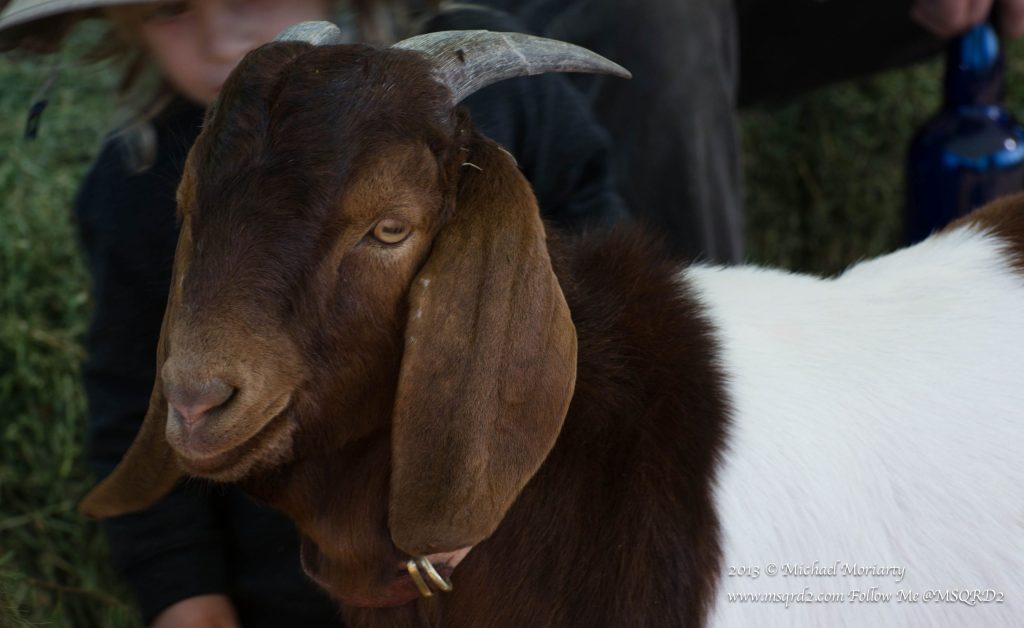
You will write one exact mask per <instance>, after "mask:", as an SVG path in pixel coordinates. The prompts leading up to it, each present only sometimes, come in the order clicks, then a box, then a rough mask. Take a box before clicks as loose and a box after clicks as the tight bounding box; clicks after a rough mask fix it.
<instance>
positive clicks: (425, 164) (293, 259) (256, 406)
mask: <svg viewBox="0 0 1024 628" xmlns="http://www.w3.org/2000/svg"><path fill="white" fill-rule="evenodd" d="M456 52H457V56H458V58H459V59H460V61H461V60H463V58H464V56H465V50H463V49H462V48H460V49H459V50H457V51H456ZM438 67H439V66H438V63H437V61H436V59H435V60H432V59H431V58H429V57H428V56H425V55H424V54H422V53H420V52H417V51H411V50H404V49H399V48H390V49H382V50H378V49H374V48H370V47H367V46H358V45H357V46H334V45H329V46H311V45H310V44H308V43H297V42H279V43H273V44H269V45H267V46H264V47H263V48H261V49H258V50H256V51H254V52H253V53H251V54H250V55H249V56H248V57H246V59H245V60H244V61H243V62H242V64H241V65H240V66H239V68H238V69H236V71H235V72H234V74H233V75H232V77H231V78H230V79H229V80H228V82H227V84H226V85H225V87H224V90H223V93H222V95H221V97H220V99H219V101H218V103H217V104H216V105H215V106H214V108H213V109H211V111H210V112H209V113H208V114H207V118H206V122H205V125H204V130H203V132H202V134H201V135H200V137H199V139H198V140H197V142H196V144H195V146H194V147H193V149H192V151H191V153H190V154H189V158H188V161H187V163H186V168H185V175H184V178H183V180H182V183H181V186H180V188H179V212H180V214H181V219H182V225H181V236H180V240H179V244H178V249H177V254H176V257H175V263H174V278H173V283H172V289H171V295H170V297H169V300H168V307H167V312H166V314H165V319H164V325H163V329H162V333H161V341H160V349H159V352H158V360H159V363H158V377H157V381H156V383H155V385H154V390H153V395H152V401H151V404H150V410H149V413H148V414H147V416H146V419H145V423H144V425H143V428H142V430H141V431H140V434H139V436H138V438H137V440H136V442H135V443H134V444H133V446H132V448H131V449H130V450H129V452H128V453H127V455H126V457H125V459H124V460H123V461H122V463H121V464H120V465H119V466H118V467H117V469H116V470H115V471H114V472H113V473H112V474H111V476H110V477H108V478H107V479H106V480H104V482H103V483H101V484H100V485H99V486H98V487H97V488H95V489H94V490H93V491H92V492H91V493H90V494H89V495H88V496H87V497H86V500H85V501H84V502H83V504H82V510H83V511H84V512H86V513H88V514H90V515H93V516H99V517H106V516H113V515H116V514H120V513H123V512H129V511H133V510H138V509H141V508H144V507H146V506H147V505H149V504H150V503H152V502H154V501H156V500H157V499H159V498H160V497H161V496H163V495H164V494H166V492H168V491H169V490H170V489H171V488H172V487H173V486H174V484H175V483H176V481H177V480H178V478H179V477H180V476H181V474H182V472H184V473H187V474H190V475H195V476H200V477H205V478H210V479H213V480H217V481H241V482H242V483H243V486H245V487H246V488H247V489H249V490H251V491H252V492H253V493H255V494H257V495H259V496H260V497H262V498H264V499H266V500H267V501H269V502H270V503H272V504H273V505H275V506H276V507H278V508H281V509H282V510H284V511H285V512H286V513H287V514H289V515H290V516H292V518H293V519H295V520H296V522H297V524H298V525H299V528H300V529H301V530H302V532H303V535H304V537H305V540H306V541H307V542H308V543H311V544H312V545H313V546H315V547H314V548H313V551H311V552H310V553H309V555H307V553H306V549H307V548H304V562H305V564H306V567H307V570H308V571H310V572H311V575H313V576H314V577H315V578H316V579H317V580H318V582H320V583H321V584H323V585H324V586H325V587H326V588H328V589H329V590H330V591H331V592H332V593H334V594H335V595H337V596H338V597H341V598H343V599H344V598H345V597H346V594H349V595H348V597H349V598H350V599H355V600H359V601H363V602H364V603H366V604H371V605H372V604H374V603H375V600H377V599H378V598H375V597H374V596H373V595H372V594H370V593H367V592H366V591H369V590H370V589H368V588H366V587H364V589H363V590H359V591H357V593H356V594H354V595H353V594H351V593H352V591H353V590H356V589H359V585H358V584H357V583H353V582H351V581H346V582H341V581H340V580H341V579H343V578H346V577H354V578H358V577H364V578H365V579H367V580H373V581H376V582H378V583H386V582H387V579H388V578H389V577H391V576H389V575H388V574H390V573H391V571H393V570H394V568H395V564H396V563H395V562H393V559H395V558H396V557H401V556H402V552H404V553H407V554H409V555H413V556H420V555H426V554H430V553H435V552H441V551H450V550H455V549H458V548H464V547H467V546H472V545H474V544H476V543H478V542H479V541H481V540H482V539H484V538H486V537H487V536H488V535H490V534H491V533H492V532H493V531H494V529H495V528H496V527H497V525H498V524H499V523H500V521H501V519H502V517H503V516H504V514H505V512H506V511H507V509H508V508H509V506H510V505H511V504H512V502H513V501H514V500H515V498H516V496H517V495H518V493H519V491H520V490H521V489H522V487H523V486H524V485H525V483H526V482H527V481H528V480H529V479H530V477H532V475H533V474H534V473H535V471H536V470H537V468H538V467H539V466H540V464H541V463H542V462H543V460H544V458H545V457H546V456H547V454H548V452H549V451H550V449H551V447H552V446H553V444H554V442H555V439H556V437H557V435H558V433H559V430H560V427H561V423H562V421H563V419H564V417H565V414H566V411H567V409H568V404H569V400H570V398H571V397H572V391H573V385H574V380H575V357H576V339H575V329H574V327H573V324H572V320H571V318H570V314H569V311H568V307H567V305H566V303H565V299H564V297H563V295H562V292H561V289H560V287H559V285H558V282H557V279H556V278H555V275H554V273H553V271H552V268H551V262H550V259H549V257H548V252H547V248H546V242H545V234H544V228H543V224H542V222H541V220H540V217H539V212H538V209H537V206H536V201H535V199H534V197H533V195H532V192H531V190H530V188H529V185H528V184H527V183H526V182H525V180H524V179H523V177H522V175H521V174H520V172H519V171H518V169H517V167H516V166H515V163H514V161H513V159H512V158H511V157H510V156H509V155H507V154H506V153H504V152H503V151H502V150H501V149H499V148H498V147H497V146H496V145H494V144H493V143H491V142H490V141H489V140H486V139H485V138H483V137H481V136H479V135H478V134H476V133H475V131H473V129H472V127H471V125H470V123H469V121H468V117H467V116H466V115H465V113H464V112H463V111H462V110H461V109H458V108H457V107H456V106H455V103H456V102H457V100H458V98H461V97H462V96H463V95H465V94H464V93H460V94H459V95H458V96H457V97H456V96H453V94H455V93H456V92H464V91H465V85H462V87H460V88H459V89H458V90H457V89H454V88H452V87H451V86H450V85H448V84H446V83H445V81H444V80H438ZM524 73H525V72H524ZM531 73H532V72H531ZM463 78H464V77H463ZM478 78H479V77H475V76H473V77H471V79H472V81H476V83H480V84H486V82H485V81H481V80H478ZM472 81H470V82H472ZM465 82H466V81H463V83H465ZM492 82H493V81H492ZM382 444H383V446H382ZM360 461H364V462H360ZM336 474H344V475H345V476H346V477H344V478H342V477H336ZM349 478H354V479H349ZM363 478H365V481H364V480H363ZM282 487H284V488H285V489H286V490H281V488H282ZM332 488H344V489H346V490H342V491H337V490H333V491H332ZM327 493H334V494H333V495H327ZM364 493H366V495H363V494H364ZM369 493H373V494H372V495H370V494H369ZM350 499H351V500H355V501H358V502H360V504H359V505H358V506H353V505H352V504H351V503H346V500H350ZM360 509H362V510H360ZM342 513H345V514H344V516H342ZM354 517H362V518H363V519H366V521H365V522H362V523H355V524H351V525H350V523H349V522H347V521H340V520H339V519H342V518H354ZM345 526H350V527H356V528H358V527H360V526H362V528H365V529H368V531H366V532H365V533H363V532H361V533H360V534H364V539H363V540H362V541H360V543H359V545H360V546H361V547H371V548H377V549H375V550H374V551H376V552H378V553H379V554H381V555H382V558H383V561H384V563H386V567H385V568H384V571H385V572H387V573H384V572H381V573H375V572H373V568H372V567H370V566H366V565H363V566H361V567H359V568H353V565H356V566H359V565H362V563H360V561H363V562H366V561H365V560H364V559H365V557H360V559H359V560H356V559H352V558H351V557H348V558H346V556H345V555H344V551H341V550H339V549H338V548H337V547H332V546H331V544H332V543H334V544H337V542H338V541H337V539H338V538H340V537H342V536H344V535H345V534H347V533H346V532H345V531H344V530H342V531H340V532H339V530H338V529H339V527H341V528H344V527H345ZM348 534H349V535H351V533H348ZM353 551H355V552H359V551H364V552H365V551H366V550H359V549H356V550H353ZM388 561H392V562H388ZM357 563H358V564H357ZM343 573H348V574H349V576H345V575H343ZM351 574H355V575H354V576H352V575H351ZM378 597H379V596H378Z"/></svg>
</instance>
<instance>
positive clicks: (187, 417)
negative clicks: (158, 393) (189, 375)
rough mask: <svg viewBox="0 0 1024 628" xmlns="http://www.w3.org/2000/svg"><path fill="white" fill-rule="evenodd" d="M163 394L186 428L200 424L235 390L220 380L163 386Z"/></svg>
mask: <svg viewBox="0 0 1024 628" xmlns="http://www.w3.org/2000/svg"><path fill="white" fill-rule="evenodd" d="M164 394H165V395H166V396H167V402H168V403H169V404H171V407H172V408H174V409H175V410H176V411H177V413H178V415H179V416H181V419H182V421H183V422H184V423H185V426H186V427H192V426H194V425H195V424H196V423H198V422H200V421H201V420H203V419H204V418H206V416H207V415H209V414H210V412H211V411H213V410H215V409H217V408H219V407H220V406H222V405H224V404H225V403H227V402H228V400H230V399H231V397H232V396H234V394H235V388H234V387H232V386H231V385H229V384H227V383H226V382H224V381H223V380H221V379H217V378H214V379H211V380H208V381H205V382H198V383H195V384H187V385H182V384H165V385H164Z"/></svg>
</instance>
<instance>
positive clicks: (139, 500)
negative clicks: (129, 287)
mask: <svg viewBox="0 0 1024 628" xmlns="http://www.w3.org/2000/svg"><path fill="white" fill-rule="evenodd" d="M187 172H188V171H187V170H186V173H187ZM187 176H188V175H187V174H186V177H187ZM188 240H189V237H188V233H187V231H186V230H185V229H184V228H183V229H182V232H181V236H180V237H179V239H178V247H177V252H176V253H175V263H174V276H173V277H172V279H171V286H178V285H179V281H178V269H179V260H180V259H181V257H182V255H183V249H185V247H186V246H187V245H188ZM175 301H176V294H175V290H174V289H172V290H171V295H170V297H169V299H168V303H167V310H166V312H164V320H163V323H162V324H161V326H160V340H159V342H158V344H157V349H156V355H157V359H156V381H155V382H154V383H153V392H152V393H150V395H149V409H148V410H147V411H146V417H145V418H144V419H143V421H142V427H141V428H140V429H139V433H138V435H136V437H135V440H134V441H133V442H132V445H131V447H129V448H128V451H127V452H125V455H124V458H122V459H121V462H119V463H118V465H117V466H116V467H115V468H114V470H113V471H112V472H111V473H110V475H108V476H107V477H106V478H104V479H103V481H102V482H100V483H99V484H98V485H97V486H95V487H94V488H93V489H92V490H91V491H89V493H88V494H87V495H86V496H85V498H84V499H83V500H82V502H81V503H80V504H79V505H78V509H79V510H80V511H81V512H82V514H84V515H86V516H88V517H93V518H95V519H105V518H107V517H116V516H117V515H123V514H127V513H130V512H137V511H139V510H143V509H145V508H148V507H149V506H151V505H152V504H153V503H155V502H156V501H157V500H159V499H160V498H161V497H163V496H164V495H166V494H167V493H169V492H171V489H173V488H174V486H175V485H176V484H177V483H178V480H180V479H181V478H182V477H183V475H184V474H183V473H182V470H181V468H180V467H179V466H178V462H177V460H176V459H175V457H174V452H173V451H172V450H171V446H170V445H169V444H168V443H167V439H166V437H165V435H164V434H165V430H166V424H167V398H166V397H165V396H164V382H163V379H162V378H161V377H160V367H161V366H163V363H164V362H165V361H166V360H167V346H166V342H167V321H168V320H169V319H170V317H171V315H172V312H173V308H174V303H175Z"/></svg>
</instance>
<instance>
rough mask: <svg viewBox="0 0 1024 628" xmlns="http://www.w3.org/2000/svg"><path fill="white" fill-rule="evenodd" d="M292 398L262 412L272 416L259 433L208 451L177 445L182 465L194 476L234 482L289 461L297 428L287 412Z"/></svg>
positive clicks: (281, 400)
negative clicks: (254, 471) (211, 451)
mask: <svg viewBox="0 0 1024 628" xmlns="http://www.w3.org/2000/svg"><path fill="white" fill-rule="evenodd" d="M291 398H292V395H291V394H290V393H289V394H285V395H283V396H282V397H280V398H278V399H277V400H276V401H274V402H272V403H271V404H270V405H269V406H268V408H267V409H266V410H265V411H264V412H263V413H262V414H265V415H266V416H269V418H267V419H266V420H265V421H264V423H263V425H262V426H261V427H260V428H259V429H258V430H257V431H256V433H255V434H253V435H251V436H249V437H248V438H245V439H244V440H243V441H241V442H239V443H235V444H231V445H229V446H228V447H227V448H225V449H221V450H219V451H215V452H214V453H207V452H206V451H203V450H202V449H201V448H198V447H194V446H189V445H188V444H187V443H185V444H182V445H178V446H175V447H174V449H175V452H176V453H177V457H178V462H179V464H180V465H181V467H182V468H183V469H184V470H185V471H186V472H188V473H190V474H192V475H196V476H200V477H204V478H208V479H211V480H215V481H218V482H234V481H237V480H240V479H242V478H243V477H245V476H246V475H248V474H249V473H250V472H251V471H253V470H255V469H257V468H259V469H270V468H273V467H275V466H278V465H279V464H282V463H284V462H287V461H288V460H289V459H290V458H291V453H292V435H293V433H294V431H295V424H294V422H293V421H292V420H291V417H290V416H289V415H290V412H289V411H288V410H289V408H290V406H291ZM247 418H248V417H247Z"/></svg>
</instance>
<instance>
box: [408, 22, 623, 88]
mask: <svg viewBox="0 0 1024 628" xmlns="http://www.w3.org/2000/svg"><path fill="white" fill-rule="evenodd" d="M392 48H401V49H403V50H415V51H418V52H421V53H423V54H425V55H427V57H429V58H430V59H431V60H432V61H433V62H434V66H435V68H436V70H435V71H436V72H437V76H438V79H439V80H440V81H441V82H442V83H444V84H445V85H446V86H447V87H448V89H449V90H451V93H452V103H453V104H457V103H459V102H461V101H462V100H463V99H465V98H466V97H467V96H469V95H470V94H472V93H473V92H475V91H477V90H478V89H481V88H483V87H486V86H488V85H490V84H491V83H497V82H498V81H503V80H505V79H508V78H513V77H516V76H530V75H534V74H544V73H545V72H586V73H590V74H611V75H614V76H619V77H622V78H631V77H632V75H631V74H630V73H629V71H628V70H626V69H625V68H623V67H622V66H620V65H619V64H617V63H614V62H612V61H609V60H608V59H605V58H604V57H602V56H601V55H599V54H597V53H596V52H591V51H589V50H587V49H586V48H581V47H579V46H574V45H573V44H569V43H566V42H564V41H558V40H555V39H545V38H544V37H535V36H533V35H524V34H522V33H495V32H491V31H443V32H439V33H427V34H425V35H417V36H416V37H410V38H409V39H405V40H403V41H400V42H398V43H397V44H395V45H393V46H392Z"/></svg>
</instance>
